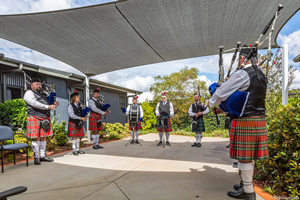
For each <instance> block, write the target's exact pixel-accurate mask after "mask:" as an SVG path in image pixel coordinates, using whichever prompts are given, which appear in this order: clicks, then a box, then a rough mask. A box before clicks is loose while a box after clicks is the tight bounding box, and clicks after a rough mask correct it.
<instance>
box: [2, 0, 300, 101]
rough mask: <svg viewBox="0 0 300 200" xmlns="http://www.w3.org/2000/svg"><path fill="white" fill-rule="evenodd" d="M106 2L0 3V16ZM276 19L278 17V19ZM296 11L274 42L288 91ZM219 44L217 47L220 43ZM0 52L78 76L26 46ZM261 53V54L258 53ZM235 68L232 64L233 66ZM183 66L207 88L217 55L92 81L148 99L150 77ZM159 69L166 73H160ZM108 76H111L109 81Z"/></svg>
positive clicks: (299, 39) (297, 42) (297, 38)
mask: <svg viewBox="0 0 300 200" xmlns="http://www.w3.org/2000/svg"><path fill="white" fill-rule="evenodd" d="M109 1H110V0H0V5H1V7H0V15H6V14H21V13H32V12H44V11H51V10H61V9H69V8H76V7H82V6H89V5H95V4H100V3H106V2H109ZM279 17H280V16H279ZM299 19H300V11H298V12H297V13H296V14H295V15H294V16H293V17H292V18H291V19H290V20H289V21H288V22H287V24H286V25H285V26H284V27H283V28H282V30H281V31H280V33H279V35H278V38H277V42H278V44H279V45H282V44H283V43H287V44H288V45H289V63H290V64H293V65H294V66H295V68H297V71H296V72H295V73H296V74H295V75H296V79H295V81H294V83H293V85H292V87H291V88H300V72H299V70H300V64H299V63H297V64H296V63H293V61H292V59H293V58H294V57H296V56H297V55H298V54H300V20H299ZM220 45H221V44H220ZM0 52H1V53H4V54H5V56H6V57H9V58H14V59H17V60H21V61H25V62H29V63H33V64H37V65H40V66H44V67H53V66H55V67H54V68H56V69H60V70H64V71H70V72H73V73H78V74H81V73H80V72H79V71H78V70H76V69H74V68H72V67H71V66H69V65H67V64H65V63H62V62H60V61H58V60H55V59H53V58H51V57H48V56H46V55H43V54H41V53H39V52H36V51H33V50H31V49H28V48H26V47H23V46H20V45H17V44H14V43H11V42H9V41H6V40H3V39H0ZM260 53H262V54H264V53H265V51H260ZM231 57H232V54H225V55H224V66H225V69H226V68H227V66H229V64H230V60H231ZM235 65H236V63H235ZM184 66H188V67H196V68H197V69H199V71H200V73H199V79H201V80H203V81H206V82H207V85H209V84H210V83H212V82H215V81H217V79H218V74H217V71H218V56H217V55H214V56H207V57H201V58H191V59H185V60H178V61H171V62H164V63H158V64H152V65H146V66H141V67H133V68H130V69H126V70H119V71H115V72H110V73H106V74H101V75H98V76H95V77H94V78H96V79H98V80H101V81H104V82H109V83H112V84H115V85H121V86H125V87H127V88H131V89H136V90H139V91H143V92H144V94H143V95H140V100H144V99H145V98H150V99H151V96H152V95H151V94H150V92H149V88H150V86H151V84H152V83H153V82H154V77H155V76H157V75H168V74H170V73H172V72H176V71H178V70H179V69H181V68H183V67H184ZM207 66H211V67H207ZM162 67H163V68H164V69H166V70H164V71H161V69H162ZM111 77H114V78H113V79H112V78H111Z"/></svg>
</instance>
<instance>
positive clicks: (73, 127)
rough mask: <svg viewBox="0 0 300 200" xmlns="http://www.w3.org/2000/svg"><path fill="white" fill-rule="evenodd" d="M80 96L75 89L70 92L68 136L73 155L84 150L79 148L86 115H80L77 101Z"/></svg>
mask: <svg viewBox="0 0 300 200" xmlns="http://www.w3.org/2000/svg"><path fill="white" fill-rule="evenodd" d="M79 101H80V97H79V94H78V92H77V91H76V90H74V92H73V93H72V94H71V103H70V105H69V106H68V113H69V128H68V129H69V131H68V136H69V137H70V138H71V139H72V140H71V142H72V149H73V155H75V156H78V155H79V154H84V153H85V152H84V151H82V150H80V140H81V138H83V137H84V135H85V134H84V128H83V123H84V122H85V121H86V119H87V117H88V116H87V117H86V116H82V114H81V110H82V105H81V104H80V103H79Z"/></svg>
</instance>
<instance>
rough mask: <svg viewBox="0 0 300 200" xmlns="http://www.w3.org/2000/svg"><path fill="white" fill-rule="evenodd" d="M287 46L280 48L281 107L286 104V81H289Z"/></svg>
mask: <svg viewBox="0 0 300 200" xmlns="http://www.w3.org/2000/svg"><path fill="white" fill-rule="evenodd" d="M288 67H289V46H288V45H287V44H284V45H283V46H282V105H287V104H288V90H289V88H288V81H289V77H288V74H289V70H288Z"/></svg>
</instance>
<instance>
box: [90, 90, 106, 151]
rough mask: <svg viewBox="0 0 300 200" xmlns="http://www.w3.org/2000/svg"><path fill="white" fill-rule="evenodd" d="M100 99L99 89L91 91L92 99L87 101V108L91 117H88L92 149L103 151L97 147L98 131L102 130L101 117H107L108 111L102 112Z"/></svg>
mask: <svg viewBox="0 0 300 200" xmlns="http://www.w3.org/2000/svg"><path fill="white" fill-rule="evenodd" d="M99 97H100V88H97V89H95V90H94V91H93V98H92V99H90V100H89V107H90V108H91V117H90V131H91V132H92V140H93V149H96V150H98V149H103V147H102V146H100V145H99V131H100V130H102V129H103V124H102V115H105V116H106V115H107V113H110V110H107V111H106V112H104V111H102V110H101V108H102V102H101V101H100V99H99Z"/></svg>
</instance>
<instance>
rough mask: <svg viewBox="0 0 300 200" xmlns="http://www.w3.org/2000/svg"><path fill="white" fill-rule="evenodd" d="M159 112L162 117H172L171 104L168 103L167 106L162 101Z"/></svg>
mask: <svg viewBox="0 0 300 200" xmlns="http://www.w3.org/2000/svg"><path fill="white" fill-rule="evenodd" d="M158 111H159V115H160V116H170V102H169V101H167V103H166V105H164V104H163V102H162V101H161V102H160V104H159V108H158Z"/></svg>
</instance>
